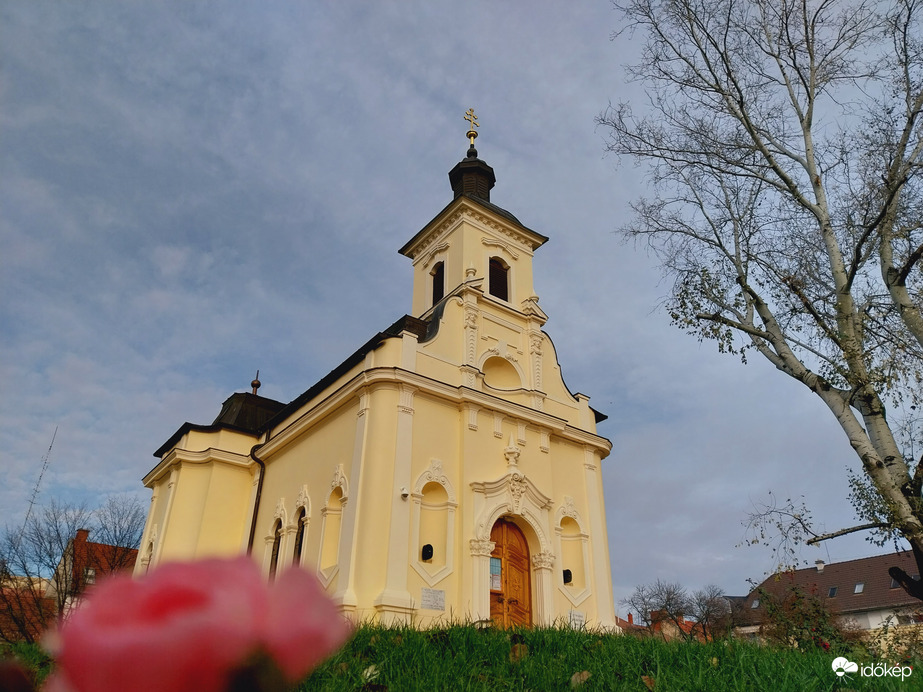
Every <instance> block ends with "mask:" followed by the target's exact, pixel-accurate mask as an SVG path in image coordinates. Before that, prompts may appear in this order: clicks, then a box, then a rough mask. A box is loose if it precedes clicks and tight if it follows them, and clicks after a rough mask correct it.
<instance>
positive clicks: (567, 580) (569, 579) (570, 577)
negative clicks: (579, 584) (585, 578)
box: [564, 569, 574, 584]
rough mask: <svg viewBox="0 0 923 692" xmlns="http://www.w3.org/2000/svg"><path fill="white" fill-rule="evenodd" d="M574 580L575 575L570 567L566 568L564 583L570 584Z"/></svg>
mask: <svg viewBox="0 0 923 692" xmlns="http://www.w3.org/2000/svg"><path fill="white" fill-rule="evenodd" d="M572 581H574V575H573V574H571V571H570V570H569V569H566V570H564V583H565V584H570V583H571V582H572Z"/></svg>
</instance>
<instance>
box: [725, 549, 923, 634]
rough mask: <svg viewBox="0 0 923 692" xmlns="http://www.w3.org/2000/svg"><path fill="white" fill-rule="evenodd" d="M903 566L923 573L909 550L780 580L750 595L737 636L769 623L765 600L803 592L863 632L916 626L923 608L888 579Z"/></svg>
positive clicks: (790, 574) (915, 573) (817, 566)
mask: <svg viewBox="0 0 923 692" xmlns="http://www.w3.org/2000/svg"><path fill="white" fill-rule="evenodd" d="M893 566H897V567H900V568H902V569H903V570H904V571H905V572H907V573H908V574H910V575H913V577H914V578H915V579H919V573H918V572H919V570H918V568H917V564H916V561H915V560H914V558H913V553H912V552H911V551H909V550H907V551H903V552H899V553H890V554H887V555H876V556H875V557H866V558H860V559H858V560H847V561H845V562H833V563H830V564H826V563H825V562H824V561H823V560H817V562H816V563H815V566H814V567H808V568H804V569H798V570H794V571H791V572H783V573H780V574H775V575H773V576H771V577H769V578H767V579H765V580H764V581H763V582H762V583H761V584H760V585H759V586H758V587H757V588H756V589H754V590H753V591H751V592H750V594H749V595H748V596H747V598H746V599H745V601H744V602H743V604H742V607H741V608H740V610H739V613H738V616H737V618H736V622H737V624H738V627H737V628H736V631H737V632H738V633H739V634H743V635H747V634H756V633H757V632H758V631H759V628H760V625H762V624H763V623H764V622H765V621H766V608H765V600H766V599H765V596H764V595H763V594H765V593H769V594H773V595H777V596H781V595H782V594H784V593H785V592H786V591H787V590H788V589H790V588H792V587H798V588H799V589H800V590H801V591H802V592H803V593H805V594H809V595H815V596H817V597H818V598H820V599H821V600H822V601H823V603H824V604H825V605H826V606H827V607H828V608H829V609H830V611H831V612H833V613H836V614H837V615H839V616H840V617H841V618H843V619H844V620H845V621H848V622H851V623H853V624H854V625H855V626H858V628H860V629H863V630H874V629H878V628H880V627H882V626H883V625H884V624H885V623H886V622H889V623H890V624H892V625H902V624H911V623H913V622H916V621H917V620H918V618H919V614H920V613H923V603H921V602H920V601H918V600H917V599H915V598H913V597H912V596H910V595H908V594H907V592H906V591H904V590H903V589H902V588H901V587H900V585H899V584H898V583H897V582H896V581H895V580H894V579H892V578H891V576H890V575H889V574H888V568H890V567H893Z"/></svg>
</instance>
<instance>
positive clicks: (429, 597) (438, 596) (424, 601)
mask: <svg viewBox="0 0 923 692" xmlns="http://www.w3.org/2000/svg"><path fill="white" fill-rule="evenodd" d="M420 607H421V608H425V609H427V610H445V591H443V590H442V589H426V588H424V589H421V591H420Z"/></svg>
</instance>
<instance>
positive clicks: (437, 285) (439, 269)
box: [430, 262, 445, 305]
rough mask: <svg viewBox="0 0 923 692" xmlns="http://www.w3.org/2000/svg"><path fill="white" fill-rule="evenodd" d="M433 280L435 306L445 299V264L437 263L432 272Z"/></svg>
mask: <svg viewBox="0 0 923 692" xmlns="http://www.w3.org/2000/svg"><path fill="white" fill-rule="evenodd" d="M430 276H431V277H432V279H433V305H435V304H436V303H438V302H439V301H440V300H442V299H443V298H444V297H445V262H436V265H435V266H434V267H433V270H432V271H431V272H430Z"/></svg>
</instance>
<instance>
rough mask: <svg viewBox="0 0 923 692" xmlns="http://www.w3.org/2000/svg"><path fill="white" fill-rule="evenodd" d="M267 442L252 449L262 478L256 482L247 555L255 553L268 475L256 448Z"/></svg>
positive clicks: (251, 455) (252, 456)
mask: <svg viewBox="0 0 923 692" xmlns="http://www.w3.org/2000/svg"><path fill="white" fill-rule="evenodd" d="M264 444H266V442H261V443H260V444H257V445H253V447H252V448H251V449H250V458H251V459H253V461H255V462H256V463H257V464H258V465H259V467H260V480H259V481H258V482H257V484H256V497H255V498H253V520H252V521H251V522H250V538H249V540H248V541H247V555H250V554H252V553H253V539H254V537H255V536H256V515H257V513H258V512H259V511H260V496H261V495H262V494H263V479H264V478H265V477H266V464H264V463H263V462H262V461H261V460H260V458H259V457H257V456H256V450H258V449H259V448H260V447H262V446H263V445H264Z"/></svg>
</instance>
